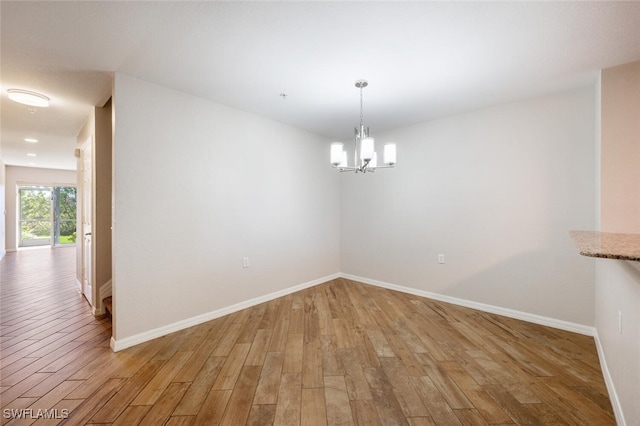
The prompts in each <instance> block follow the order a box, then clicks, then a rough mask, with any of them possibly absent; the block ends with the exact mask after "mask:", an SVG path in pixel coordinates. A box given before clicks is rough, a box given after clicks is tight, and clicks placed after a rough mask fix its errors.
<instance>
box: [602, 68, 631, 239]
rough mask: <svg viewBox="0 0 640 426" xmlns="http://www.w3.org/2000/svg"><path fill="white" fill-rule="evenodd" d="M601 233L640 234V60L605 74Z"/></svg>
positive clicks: (611, 69) (603, 81) (609, 70)
mask: <svg viewBox="0 0 640 426" xmlns="http://www.w3.org/2000/svg"><path fill="white" fill-rule="evenodd" d="M601 170H602V181H601V203H602V204H601V215H602V217H601V224H600V226H601V230H602V231H609V232H632V233H640V61H638V62H634V63H631V64H627V65H622V66H619V67H614V68H608V69H606V70H604V71H603V72H602V151H601Z"/></svg>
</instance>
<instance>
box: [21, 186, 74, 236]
mask: <svg viewBox="0 0 640 426" xmlns="http://www.w3.org/2000/svg"><path fill="white" fill-rule="evenodd" d="M76 196H77V190H76V188H75V187H73V186H36V185H29V186H18V198H19V202H18V206H19V209H20V211H19V215H18V217H19V222H20V223H19V229H20V232H19V241H18V247H37V246H52V247H55V246H64V245H73V244H75V243H76V235H77V234H76V211H77V208H76Z"/></svg>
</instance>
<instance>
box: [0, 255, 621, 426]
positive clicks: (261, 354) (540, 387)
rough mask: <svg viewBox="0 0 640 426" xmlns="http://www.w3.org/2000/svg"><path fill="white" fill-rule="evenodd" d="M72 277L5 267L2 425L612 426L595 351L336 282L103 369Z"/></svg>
mask: <svg viewBox="0 0 640 426" xmlns="http://www.w3.org/2000/svg"><path fill="white" fill-rule="evenodd" d="M74 262H75V252H74V249H69V248H64V249H55V250H29V251H21V252H18V253H8V254H7V255H6V256H5V258H4V259H3V261H2V263H1V264H0V266H1V274H0V280H1V287H0V296H1V298H2V301H1V305H0V307H1V313H0V327H1V335H2V343H1V348H2V352H1V359H2V364H1V367H0V392H1V393H0V398H1V403H0V405H1V406H2V410H3V411H2V413H3V415H2V419H0V420H1V421H2V424H11V425H13V424H38V425H39V424H57V423H62V424H101V425H105V424H114V425H135V424H146V425H163V424H166V425H197V424H211V425H218V424H220V425H244V424H249V425H270V424H275V425H299V424H302V425H316V424H317V425H325V424H326V425H352V424H353V425H356V424H357V425H433V424H437V425H458V424H465V425H466V424H470V425H484V424H502V425H506V424H552V425H593V424H597V425H606V424H615V420H614V417H613V412H612V409H611V404H610V402H609V398H608V396H607V390H606V387H605V384H604V380H603V377H602V373H601V370H600V365H599V362H598V356H597V354H596V348H595V345H594V341H593V339H592V338H590V337H586V336H582V335H578V334H573V333H568V332H564V331H560V330H556V329H552V328H547V327H542V326H538V325H534V324H530V323H526V322H522V321H517V320H513V319H509V318H505V317H500V316H497V315H492V314H488V313H483V312H480V311H475V310H472V309H467V308H462V307H459V306H454V305H449V304H446V303H440V302H435V301H432V300H429V299H424V298H420V297H416V296H412V295H407V294H403V293H398V292H394V291H389V290H386V289H380V288H377V287H371V286H367V285H364V284H360V283H356V282H352V281H347V280H343V279H337V280H334V281H332V282H329V283H325V284H322V285H319V286H316V287H313V288H310V289H307V290H304V291H300V292H298V293H295V294H291V295H288V296H286V297H282V298H280V299H277V300H273V301H271V302H268V303H264V304H261V305H258V306H255V307H252V308H249V309H246V310H243V311H240V312H237V313H234V314H232V315H228V316H226V317H223V318H219V319H217V320H214V321H210V322H207V323H205V324H202V325H199V326H197V327H192V328H190V329H188V330H184V331H181V332H178V333H174V334H172V335H169V336H165V337H163V338H160V339H156V340H154V341H151V342H147V343H144V344H141V345H139V346H136V347H133V348H129V349H127V350H124V351H121V352H119V353H112V352H111V350H110V349H109V338H110V335H111V324H110V321H109V320H108V318H106V317H102V318H93V317H92V316H91V314H90V310H89V307H88V305H87V303H86V301H85V300H84V299H83V297H82V296H80V295H79V294H78V292H77V290H76V288H75V285H74V279H75V278H74V275H75V263H74ZM24 409H27V410H29V409H30V410H31V411H25V410H24ZM39 409H42V410H48V411H46V412H45V411H41V412H39V411H38V410H39ZM21 410H22V411H21ZM54 410H57V411H54ZM17 413H20V414H22V415H27V417H28V418H27V419H26V420H25V419H23V420H16V419H12V418H11V417H12V416H15V415H17ZM46 415H54V416H57V417H58V419H48V420H46V419H44V418H39V419H38V418H37V417H38V416H40V417H45V416H46ZM67 416H68V418H66V419H63V418H62V417H67Z"/></svg>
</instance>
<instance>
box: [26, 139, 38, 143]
mask: <svg viewBox="0 0 640 426" xmlns="http://www.w3.org/2000/svg"><path fill="white" fill-rule="evenodd" d="M24 141H25V142H29V143H38V139H35V138H24Z"/></svg>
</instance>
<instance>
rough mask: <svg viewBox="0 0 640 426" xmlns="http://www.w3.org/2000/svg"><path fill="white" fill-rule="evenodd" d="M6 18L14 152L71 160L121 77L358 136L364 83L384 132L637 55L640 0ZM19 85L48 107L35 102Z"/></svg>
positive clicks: (66, 164) (216, 6) (7, 7)
mask: <svg viewBox="0 0 640 426" xmlns="http://www.w3.org/2000/svg"><path fill="white" fill-rule="evenodd" d="M0 15H1V17H0V18H1V50H0V55H1V73H2V74H1V77H2V97H1V101H0V102H1V104H0V107H1V114H2V116H1V120H2V123H1V124H2V129H1V133H0V138H1V139H0V140H1V151H0V153H1V155H2V159H3V161H4V163H5V164H7V165H21V166H33V167H47V168H61V169H75V166H76V162H75V158H74V156H73V150H74V148H75V147H76V136H77V134H78V132H79V130H80V128H81V127H82V125H83V123H84V120H85V119H86V117H87V115H88V114H89V112H90V111H91V108H92V107H93V106H101V105H103V104H104V102H105V101H106V100H107V99H108V98H109V96H110V94H111V79H112V75H113V73H114V72H123V73H126V74H129V75H132V76H134V77H138V78H141V79H143V80H146V81H150V82H154V83H157V84H160V85H162V86H166V87H169V88H173V89H176V90H179V91H183V92H186V93H191V94H193V95H196V96H200V97H202V98H207V99H210V100H212V101H215V102H219V103H222V104H226V105H229V106H232V107H235V108H238V109H241V110H245V111H249V112H253V113H256V114H259V115H262V116H265V117H269V118H271V119H274V120H277V121H280V122H283V123H287V124H290V125H292V126H296V127H300V128H303V129H307V130H310V131H312V132H316V133H318V134H321V135H325V136H326V137H327V138H330V139H348V138H350V137H351V135H352V132H353V127H354V126H355V125H356V124H357V123H358V121H359V94H358V89H356V88H355V87H354V82H355V80H357V79H361V78H364V79H367V80H368V81H369V87H367V88H366V89H365V90H364V118H365V124H367V125H369V126H370V127H371V132H372V134H373V135H375V134H376V133H379V132H381V131H383V130H386V129H390V128H394V127H399V126H405V125H410V124H413V123H418V122H422V121H426V120H430V119H433V118H436V117H441V116H445V115H450V114H454V113H460V112H464V111H470V110H474V109H479V108H484V107H487V106H492V105H497V104H501V103H505V102H512V101H516V100H520V99H526V98H529V97H533V96H538V95H541V94H545V93H551V92H555V91H560V90H566V89H571V88H575V87H581V86H585V85H589V84H593V83H594V81H595V79H596V76H597V71H598V70H600V69H602V68H607V67H611V66H615V65H619V64H623V63H628V62H632V61H635V60H638V59H640V24H639V23H640V2H409V3H405V2H206V1H203V2H181V1H178V2H146V1H145V2H143V1H139V2H101V1H91V2H80V1H74V2H48V1H45V2H25V1H17V2H12V1H2V2H0ZM9 88H22V89H27V90H33V91H36V92H40V93H43V94H45V95H47V96H49V97H50V98H51V106H50V107H49V108H38V109H37V111H29V110H28V108H27V107H25V106H23V105H20V104H16V103H14V102H11V101H9V100H8V99H7V93H6V91H7V89H9ZM281 93H286V94H287V96H286V97H282V96H280V94H281ZM140 107H141V108H144V105H141V106H140ZM27 137H34V138H36V139H38V140H39V142H38V143H32V144H29V143H27V142H24V138H27ZM27 153H34V154H37V157H28V156H27V155H26V154H27Z"/></svg>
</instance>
